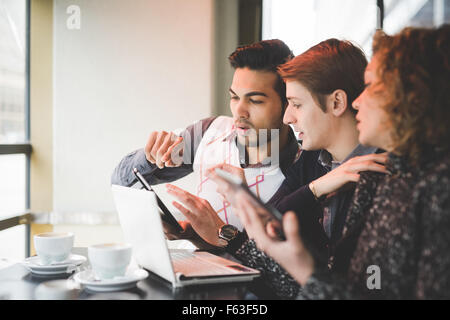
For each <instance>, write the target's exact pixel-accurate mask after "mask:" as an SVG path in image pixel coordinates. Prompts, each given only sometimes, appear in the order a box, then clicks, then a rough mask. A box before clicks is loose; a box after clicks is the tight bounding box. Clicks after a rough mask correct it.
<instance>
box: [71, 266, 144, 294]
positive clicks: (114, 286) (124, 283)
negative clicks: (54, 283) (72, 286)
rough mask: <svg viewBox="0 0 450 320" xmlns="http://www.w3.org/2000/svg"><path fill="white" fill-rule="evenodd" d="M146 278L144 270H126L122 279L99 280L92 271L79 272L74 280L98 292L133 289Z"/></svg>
mask: <svg viewBox="0 0 450 320" xmlns="http://www.w3.org/2000/svg"><path fill="white" fill-rule="evenodd" d="M147 277H148V272H147V271H145V270H144V269H133V270H127V273H126V274H125V276H123V277H115V278H114V279H105V280H100V279H98V278H96V277H95V275H94V272H93V271H92V270H85V271H81V272H79V273H77V274H75V276H74V280H75V281H77V282H79V283H81V284H82V285H84V286H85V287H86V288H87V289H89V290H92V291H98V292H108V291H120V290H126V289H130V288H133V287H134V286H136V283H138V282H139V281H141V280H144V279H145V278H147Z"/></svg>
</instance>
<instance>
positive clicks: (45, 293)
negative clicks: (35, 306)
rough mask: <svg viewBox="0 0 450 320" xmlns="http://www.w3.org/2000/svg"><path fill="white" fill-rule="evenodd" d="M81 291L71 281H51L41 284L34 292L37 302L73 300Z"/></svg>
mask: <svg viewBox="0 0 450 320" xmlns="http://www.w3.org/2000/svg"><path fill="white" fill-rule="evenodd" d="M80 291H81V289H80V286H79V284H77V283H75V281H73V280H51V281H46V282H43V283H41V284H40V285H39V286H38V287H37V288H36V291H35V298H36V299H38V300H74V299H76V298H77V297H78V295H79V293H80Z"/></svg>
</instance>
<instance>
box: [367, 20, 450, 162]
mask: <svg viewBox="0 0 450 320" xmlns="http://www.w3.org/2000/svg"><path fill="white" fill-rule="evenodd" d="M373 54H374V56H377V57H378V59H379V68H378V74H379V75H380V77H381V79H382V81H383V82H384V84H385V87H386V89H387V91H388V96H389V97H390V99H389V102H388V103H387V104H386V105H385V106H384V107H385V110H386V111H387V113H388V114H389V118H390V121H391V123H392V125H393V134H392V139H393V141H394V146H393V147H394V150H395V151H396V152H397V153H399V154H401V155H403V156H406V157H407V158H408V159H409V160H410V161H411V163H413V164H415V165H418V164H419V163H420V162H421V161H420V160H421V159H422V158H426V156H427V155H429V154H430V153H431V154H434V153H435V152H436V151H439V152H446V151H448V149H449V144H450V60H449V59H450V25H448V24H446V25H443V26H441V27H439V28H437V29H424V28H405V29H403V30H402V31H401V32H400V33H398V34H396V35H394V36H388V35H386V34H385V33H384V32H382V31H377V33H376V34H375V36H374V39H373Z"/></svg>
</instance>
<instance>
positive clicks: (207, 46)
mask: <svg viewBox="0 0 450 320" xmlns="http://www.w3.org/2000/svg"><path fill="white" fill-rule="evenodd" d="M69 5H78V6H79V7H80V10H81V24H80V29H79V30H76V29H75V30H69V29H68V28H67V26H66V22H67V19H68V18H69V16H70V14H67V13H66V10H67V7H68V6H69ZM213 13H214V1H213V0H194V1H185V0H165V1H160V0H133V1H125V0H95V1H92V0H85V1H83V0H67V1H66V0H57V1H54V66H53V70H54V90H53V92H54V206H53V209H54V211H55V212H56V213H58V212H61V213H70V212H114V211H115V210H114V205H113V201H112V197H111V192H110V176H111V173H112V171H113V169H114V167H115V166H116V164H117V163H118V161H119V160H120V159H121V158H122V157H123V156H124V155H125V154H126V153H128V152H130V151H132V150H134V149H137V148H141V147H143V146H144V145H145V142H146V139H147V136H148V134H149V133H150V132H151V131H153V130H162V129H166V130H167V129H168V130H170V129H176V128H180V127H185V126H187V125H188V124H190V123H192V122H194V121H196V120H198V119H200V118H203V117H207V116H209V115H210V114H211V106H212V103H213V97H212V92H213V90H212V89H213V87H214V83H213V82H214V81H213V74H212V64H213V54H214V53H213V45H214V42H213V41H214V39H213V33H214V30H213V19H212V17H213Z"/></svg>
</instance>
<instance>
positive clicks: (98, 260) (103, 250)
mask: <svg viewBox="0 0 450 320" xmlns="http://www.w3.org/2000/svg"><path fill="white" fill-rule="evenodd" d="M131 251H132V250H131V245H129V244H126V243H107V244H97V245H93V246H90V247H89V248H88V257H89V262H90V264H91V267H92V270H93V271H94V275H95V276H96V277H97V278H99V279H101V280H104V279H113V278H115V277H123V276H124V275H125V272H126V270H127V267H128V265H129V264H130V261H131Z"/></svg>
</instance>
